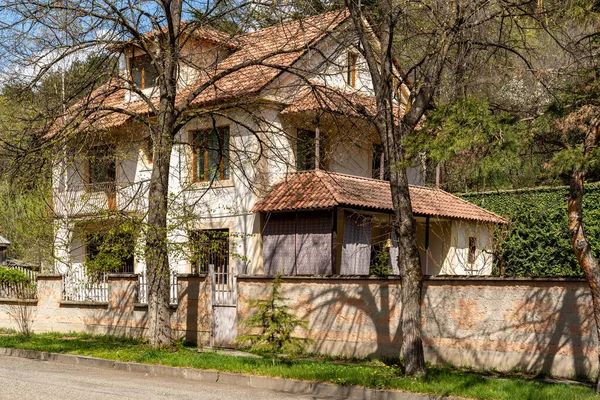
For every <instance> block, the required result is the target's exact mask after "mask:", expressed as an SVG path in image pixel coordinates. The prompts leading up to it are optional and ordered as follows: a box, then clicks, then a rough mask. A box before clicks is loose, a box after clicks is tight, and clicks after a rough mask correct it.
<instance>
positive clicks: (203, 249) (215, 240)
mask: <svg viewBox="0 0 600 400" xmlns="http://www.w3.org/2000/svg"><path fill="white" fill-rule="evenodd" d="M190 247H191V256H192V259H191V264H192V269H193V270H194V269H195V270H196V271H197V272H198V273H204V274H205V273H208V266H209V265H213V266H214V268H215V273H216V274H217V280H218V282H217V283H226V282H228V273H229V230H228V229H210V230H202V231H194V232H191V233H190Z"/></svg>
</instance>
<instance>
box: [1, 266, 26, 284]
mask: <svg viewBox="0 0 600 400" xmlns="http://www.w3.org/2000/svg"><path fill="white" fill-rule="evenodd" d="M30 282H31V280H30V279H29V277H28V276H27V275H25V274H24V273H23V272H21V271H19V270H16V269H13V268H7V267H0V284H4V285H18V284H27V283H30Z"/></svg>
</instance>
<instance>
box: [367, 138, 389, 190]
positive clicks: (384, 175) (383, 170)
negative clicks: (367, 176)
mask: <svg viewBox="0 0 600 400" xmlns="http://www.w3.org/2000/svg"><path fill="white" fill-rule="evenodd" d="M371 177H372V178H373V179H382V180H384V181H389V180H390V173H389V171H388V169H387V160H386V159H385V157H384V153H383V146H382V145H380V144H373V160H372V162H371Z"/></svg>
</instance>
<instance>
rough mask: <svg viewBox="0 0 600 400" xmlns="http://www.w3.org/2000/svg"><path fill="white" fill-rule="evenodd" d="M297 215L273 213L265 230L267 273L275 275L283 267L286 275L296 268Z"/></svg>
mask: <svg viewBox="0 0 600 400" xmlns="http://www.w3.org/2000/svg"><path fill="white" fill-rule="evenodd" d="M295 234H296V216H295V215H294V214H271V216H270V218H269V219H268V220H267V222H266V224H265V229H264V231H263V254H264V262H265V275H268V276H273V275H275V274H277V272H278V271H279V270H280V269H281V268H283V273H284V275H292V273H293V270H294V261H295V256H296V251H295V239H296V238H295Z"/></svg>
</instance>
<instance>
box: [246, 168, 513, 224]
mask: <svg viewBox="0 0 600 400" xmlns="http://www.w3.org/2000/svg"><path fill="white" fill-rule="evenodd" d="M409 190H410V199H411V203H412V210H413V213H414V214H415V215H426V216H432V217H441V218H452V219H465V220H473V221H482V222H491V223H496V224H504V223H507V222H508V221H507V220H506V219H505V218H503V217H501V216H499V215H498V214H495V213H493V212H491V211H488V210H486V209H484V208H481V207H478V206H476V205H474V204H472V203H469V202H468V201H466V200H463V199H461V198H459V197H456V196H454V195H453V194H450V193H448V192H445V191H443V190H440V189H432V188H427V187H422V186H412V185H411V186H410V188H409ZM335 206H353V207H360V208H367V209H372V210H381V211H385V212H391V211H393V205H392V195H391V190H390V184H389V182H387V181H381V180H376V179H368V178H362V177H357V176H351V175H344V174H338V173H333V172H327V171H320V170H317V171H307V172H299V173H295V174H291V175H289V176H288V177H287V179H285V180H283V181H281V182H279V183H278V184H276V185H275V186H274V187H273V188H272V189H271V190H270V191H269V193H268V194H267V195H266V196H265V197H264V198H263V199H262V201H260V202H258V203H257V204H256V205H255V206H254V208H253V209H252V211H253V212H275V211H296V210H319V209H330V208H333V207H335Z"/></svg>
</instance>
